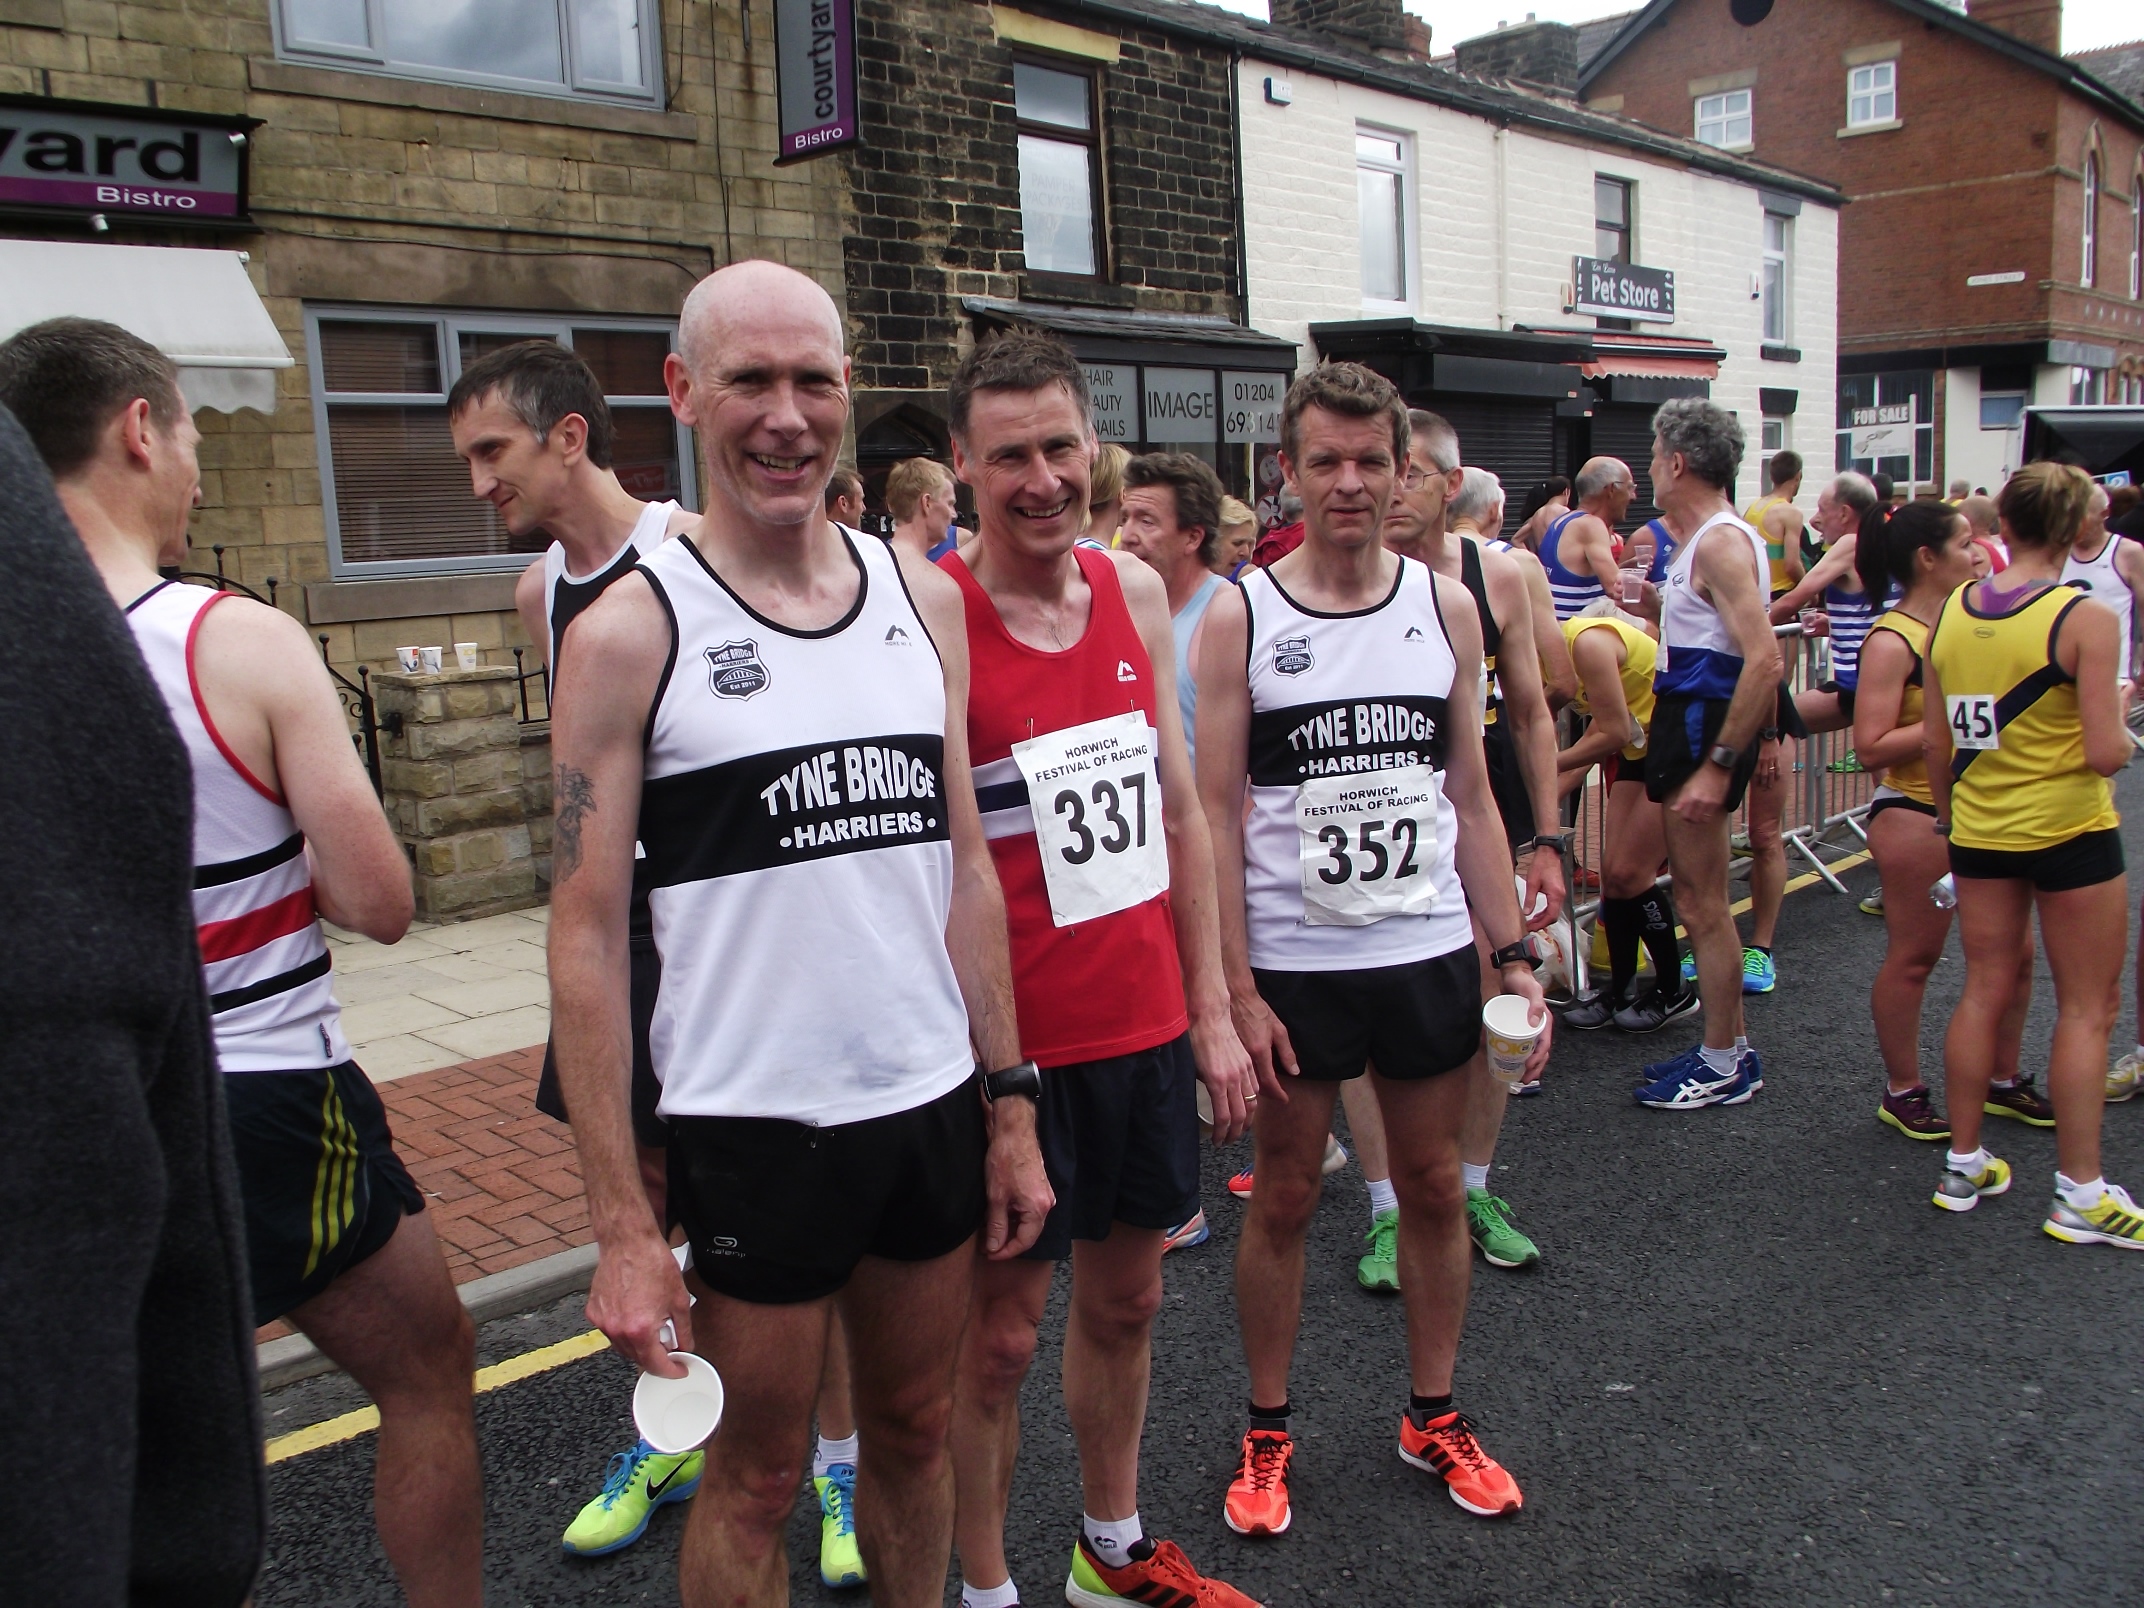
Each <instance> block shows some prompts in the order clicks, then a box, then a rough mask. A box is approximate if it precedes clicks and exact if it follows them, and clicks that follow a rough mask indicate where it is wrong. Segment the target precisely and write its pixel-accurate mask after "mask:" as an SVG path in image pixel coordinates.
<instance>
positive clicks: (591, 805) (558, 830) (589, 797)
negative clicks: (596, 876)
mask: <svg viewBox="0 0 2144 1608" xmlns="http://www.w3.org/2000/svg"><path fill="white" fill-rule="evenodd" d="M554 791H555V792H556V794H557V798H556V801H555V804H554V809H555V812H556V822H555V824H554V826H553V828H552V842H551V879H552V881H553V882H563V881H565V880H566V878H568V877H570V876H572V875H573V873H574V872H575V871H577V870H579V869H580V864H581V822H582V821H583V820H585V819H586V818H587V817H588V816H590V815H593V814H594V813H595V808H596V790H595V784H594V783H592V782H590V781H589V780H588V773H587V772H586V771H579V770H575V769H574V768H573V767H572V766H570V765H561V766H559V767H558V784H557V787H556V788H555V790H554Z"/></svg>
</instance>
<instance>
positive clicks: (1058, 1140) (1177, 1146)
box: [1026, 1033, 1199, 1262]
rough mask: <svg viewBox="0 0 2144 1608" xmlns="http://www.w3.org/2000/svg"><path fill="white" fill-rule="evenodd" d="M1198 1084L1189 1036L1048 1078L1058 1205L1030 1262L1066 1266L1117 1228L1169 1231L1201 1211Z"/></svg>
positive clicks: (1046, 1155) (1045, 1105) (1051, 1168)
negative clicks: (1079, 1246)
mask: <svg viewBox="0 0 2144 1608" xmlns="http://www.w3.org/2000/svg"><path fill="white" fill-rule="evenodd" d="M1197 1079H1198V1070H1197V1067H1196V1066H1195V1065H1194V1064H1193V1062H1192V1059H1191V1035H1190V1034H1188V1033H1186V1034H1183V1035H1181V1036H1179V1037H1177V1038H1173V1039H1171V1040H1170V1041H1169V1042H1168V1043H1166V1044H1159V1045H1156V1046H1155V1047H1154V1048H1153V1049H1151V1050H1141V1051H1139V1052H1138V1053H1137V1054H1135V1055H1114V1056H1111V1057H1109V1059H1107V1060H1103V1061H1080V1062H1076V1063H1074V1064H1073V1065H1071V1066H1053V1067H1050V1068H1048V1069H1046V1070H1045V1071H1044V1072H1043V1074H1042V1106H1041V1109H1040V1110H1039V1111H1038V1112H1037V1113H1036V1136H1037V1138H1038V1139H1039V1140H1040V1141H1041V1144H1042V1165H1043V1167H1044V1169H1045V1170H1046V1171H1047V1172H1048V1173H1049V1175H1050V1188H1051V1189H1052V1190H1054V1191H1055V1192H1056V1195H1057V1204H1056V1205H1055V1206H1053V1207H1052V1208H1051V1209H1050V1215H1049V1217H1048V1218H1047V1219H1045V1220H1044V1222H1043V1225H1042V1234H1041V1237H1040V1238H1038V1239H1037V1240H1036V1241H1035V1243H1034V1245H1033V1246H1032V1247H1031V1248H1030V1249H1029V1250H1028V1251H1027V1252H1026V1255H1028V1256H1029V1257H1031V1258H1033V1259H1034V1260H1036V1261H1044V1262H1058V1261H1062V1260H1064V1258H1066V1257H1067V1256H1070V1255H1071V1254H1072V1242H1073V1241H1074V1240H1076V1239H1083V1240H1100V1239H1107V1238H1108V1237H1109V1230H1110V1225H1112V1224H1114V1223H1124V1224H1127V1225H1129V1226H1130V1227H1132V1228H1152V1229H1169V1228H1174V1227H1176V1226H1177V1225H1178V1224H1179V1223H1182V1222H1184V1221H1185V1220H1187V1219H1188V1218H1189V1217H1190V1216H1191V1215H1192V1213H1194V1212H1196V1211H1197V1210H1198V1209H1199V1109H1198V1095H1197V1093H1196V1088H1195V1086H1196V1083H1197Z"/></svg>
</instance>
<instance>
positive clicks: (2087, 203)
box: [2077, 151, 2099, 290]
mask: <svg viewBox="0 0 2144 1608" xmlns="http://www.w3.org/2000/svg"><path fill="white" fill-rule="evenodd" d="M2078 225H2079V227H2078V231H2077V283H2078V285H2079V286H2080V287H2082V288H2083V289H2085V290H2091V289H2093V288H2095V287H2096V286H2097V285H2098V283H2099V153H2098V152H2097V151H2087V152H2085V153H2084V213H2083V216H2082V217H2080V218H2079V219H2078Z"/></svg>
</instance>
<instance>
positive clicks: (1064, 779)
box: [1012, 710, 1169, 927]
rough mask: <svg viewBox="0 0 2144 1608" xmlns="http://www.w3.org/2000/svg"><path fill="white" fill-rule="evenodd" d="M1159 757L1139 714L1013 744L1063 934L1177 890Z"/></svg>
mask: <svg viewBox="0 0 2144 1608" xmlns="http://www.w3.org/2000/svg"><path fill="white" fill-rule="evenodd" d="M1154 749H1155V741H1154V728H1153V727H1151V726H1149V725H1148V724H1147V723H1146V716H1145V715H1143V714H1141V713H1139V712H1138V711H1137V710H1133V711H1131V712H1129V713H1127V714H1122V715H1112V716H1110V717H1109V718H1108V719H1107V720H1090V721H1088V722H1087V723H1086V724H1085V725H1084V726H1068V727H1066V728H1065V729H1064V730H1063V731H1051V732H1044V733H1043V734H1042V735H1041V736H1039V737H1030V738H1029V739H1028V740H1027V741H1026V742H1024V743H1014V744H1013V746H1012V759H1013V763H1014V764H1015V765H1017V766H1019V767H1020V774H1021V776H1022V777H1024V778H1025V779H1026V781H1027V797H1028V804H1029V806H1030V807H1031V808H1032V809H1033V811H1034V815H1035V846H1036V848H1038V849H1039V850H1040V851H1041V853H1042V881H1043V886H1044V887H1046V888H1047V889H1048V890H1049V894H1050V920H1051V921H1053V922H1054V923H1055V924H1056V925H1058V926H1060V927H1069V926H1072V925H1074V924H1075V923H1077V922H1082V921H1092V920H1094V919H1095V918H1096V917H1097V916H1107V915H1113V914H1115V913H1116V912H1117V911H1119V910H1129V909H1130V908H1131V907H1132V906H1133V905H1139V904H1145V903H1146V902H1147V900H1149V899H1151V898H1153V897H1154V896H1155V895H1156V894H1161V893H1167V892H1168V891H1169V851H1168V844H1167V841H1166V840H1165V839H1164V838H1163V836H1162V830H1161V777H1160V773H1159V772H1158V771H1157V769H1156V768H1155V763H1154Z"/></svg>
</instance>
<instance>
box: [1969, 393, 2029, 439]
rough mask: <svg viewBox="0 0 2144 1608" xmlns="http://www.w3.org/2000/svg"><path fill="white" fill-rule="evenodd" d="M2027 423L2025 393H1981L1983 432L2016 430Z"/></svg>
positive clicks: (1981, 424)
mask: <svg viewBox="0 0 2144 1608" xmlns="http://www.w3.org/2000/svg"><path fill="white" fill-rule="evenodd" d="M2024 422H2025V393H2024V392H2023V391H1983V392H1981V393H1980V428H1981V429H1983V430H2015V429H2016V428H2017V427H2018V426H2019V425H2021V424H2023V423H2024Z"/></svg>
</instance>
